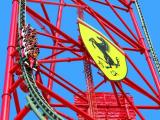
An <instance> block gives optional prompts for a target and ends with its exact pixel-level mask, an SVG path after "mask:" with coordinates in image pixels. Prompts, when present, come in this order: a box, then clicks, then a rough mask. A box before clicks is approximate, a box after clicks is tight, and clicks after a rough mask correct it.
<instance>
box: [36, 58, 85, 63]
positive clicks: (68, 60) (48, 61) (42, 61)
mask: <svg viewBox="0 0 160 120" xmlns="http://www.w3.org/2000/svg"><path fill="white" fill-rule="evenodd" d="M81 60H84V57H79V58H61V59H52V60H38V63H53V62H73V61H81Z"/></svg>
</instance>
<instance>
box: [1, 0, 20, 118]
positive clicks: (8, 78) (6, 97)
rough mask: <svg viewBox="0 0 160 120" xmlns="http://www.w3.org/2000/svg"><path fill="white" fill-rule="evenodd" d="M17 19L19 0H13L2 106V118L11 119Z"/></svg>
mask: <svg viewBox="0 0 160 120" xmlns="http://www.w3.org/2000/svg"><path fill="white" fill-rule="evenodd" d="M17 21H18V0H13V4H12V17H11V25H10V35H9V41H8V48H7V50H8V51H7V63H6V72H5V80H4V89H3V95H2V108H1V120H9V114H10V100H11V96H10V94H9V88H10V86H11V83H12V74H11V73H10V72H9V71H10V69H11V68H12V65H13V57H12V56H11V53H13V51H14V46H15V41H16V37H17V33H16V31H17Z"/></svg>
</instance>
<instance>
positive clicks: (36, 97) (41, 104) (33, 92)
mask: <svg viewBox="0 0 160 120" xmlns="http://www.w3.org/2000/svg"><path fill="white" fill-rule="evenodd" d="M25 14H26V0H20V2H19V23H18V24H19V30H22V28H23V27H24V25H25V16H26V15H25ZM19 38H20V32H19ZM19 41H20V39H19ZM18 43H19V49H18V50H19V55H20V65H21V69H22V72H23V78H24V80H25V82H26V85H27V87H28V90H29V95H27V97H26V98H27V101H28V105H29V107H30V108H31V109H32V110H33V112H34V113H35V114H36V115H37V117H38V118H39V119H40V120H46V118H48V119H49V120H63V118H62V117H61V116H60V115H58V114H57V113H56V112H55V111H54V110H53V109H52V108H51V106H50V105H49V104H48V103H47V101H46V100H45V99H44V97H43V96H42V95H41V93H40V92H39V90H38V87H37V85H36V83H35V81H34V75H33V74H32V69H31V68H29V67H28V66H26V65H25V64H24V60H23V59H22V52H21V46H20V42H18Z"/></svg>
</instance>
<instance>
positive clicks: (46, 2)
mask: <svg viewBox="0 0 160 120" xmlns="http://www.w3.org/2000/svg"><path fill="white" fill-rule="evenodd" d="M27 2H32V3H41V4H49V5H58V6H64V7H65V6H67V7H76V8H77V7H79V8H84V6H82V5H76V4H67V3H59V2H50V1H44V0H27Z"/></svg>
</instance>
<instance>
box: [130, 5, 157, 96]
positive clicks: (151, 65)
mask: <svg viewBox="0 0 160 120" xmlns="http://www.w3.org/2000/svg"><path fill="white" fill-rule="evenodd" d="M129 13H130V15H131V18H132V21H133V24H134V27H135V29H136V32H137V34H138V37H139V39H140V42H141V43H142V45H143V46H144V48H145V52H144V55H145V57H146V60H147V63H148V65H149V68H150V70H151V73H152V76H153V78H154V82H155V84H156V87H157V90H158V93H159V95H160V81H159V79H158V76H157V74H156V70H155V69H154V65H153V63H152V60H151V58H150V55H149V53H148V49H147V47H146V44H145V42H144V38H143V36H142V33H141V31H140V29H139V27H138V23H137V20H136V17H135V15H134V13H133V10H132V9H131V8H129Z"/></svg>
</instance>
